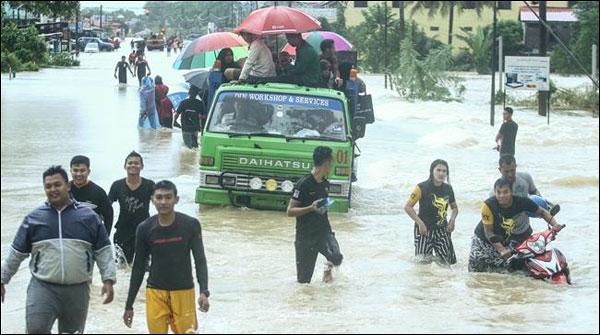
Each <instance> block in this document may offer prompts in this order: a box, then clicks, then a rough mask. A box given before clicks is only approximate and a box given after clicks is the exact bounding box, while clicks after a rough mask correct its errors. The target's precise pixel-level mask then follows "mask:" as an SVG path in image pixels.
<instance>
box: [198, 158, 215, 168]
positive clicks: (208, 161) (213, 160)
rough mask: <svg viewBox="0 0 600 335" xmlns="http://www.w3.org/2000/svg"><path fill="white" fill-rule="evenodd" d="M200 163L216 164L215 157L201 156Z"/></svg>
mask: <svg viewBox="0 0 600 335" xmlns="http://www.w3.org/2000/svg"><path fill="white" fill-rule="evenodd" d="M200 165H206V166H213V165H215V158H214V157H211V156H200Z"/></svg>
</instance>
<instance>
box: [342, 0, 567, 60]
mask: <svg viewBox="0 0 600 335" xmlns="http://www.w3.org/2000/svg"><path fill="white" fill-rule="evenodd" d="M384 2H387V5H388V6H389V10H390V11H391V12H392V13H394V18H396V19H397V18H398V15H399V9H398V3H399V1H348V6H347V7H346V11H345V17H346V25H347V26H348V27H352V26H357V25H359V24H360V23H361V22H363V21H364V17H363V15H362V13H363V11H365V10H367V8H368V6H374V5H376V4H381V5H383V3H384ZM414 2H415V1H405V2H404V3H405V9H404V17H405V19H406V20H412V21H414V22H415V23H416V24H417V25H418V26H419V28H420V29H422V30H423V31H424V32H425V34H426V35H427V36H429V37H431V38H434V39H436V40H438V41H440V42H443V43H448V15H445V16H442V15H441V14H440V13H436V14H435V15H434V16H433V17H430V16H429V15H428V13H427V12H426V11H421V12H417V13H415V14H414V15H412V14H411V11H412V8H413V6H414ZM473 2H475V1H473ZM575 2H576V1H548V2H547V7H548V8H551V7H556V8H567V7H571V6H572V5H573V4H574V3H575ZM463 3H468V2H463ZM529 3H530V5H532V6H537V2H536V1H529ZM523 6H525V4H524V3H523V1H498V7H499V10H498V12H497V19H498V21H501V20H513V21H519V15H520V11H521V7H523ZM453 21H454V23H453V28H452V35H453V36H454V38H452V45H453V47H454V48H460V47H466V45H465V43H464V42H463V41H461V40H460V39H458V38H455V36H457V35H462V34H464V32H463V31H467V32H469V31H475V30H476V29H477V27H485V26H488V25H490V24H492V22H493V12H492V9H491V8H488V7H486V8H485V9H483V10H482V11H481V15H479V16H478V15H477V12H476V11H475V10H474V9H462V10H459V9H457V8H456V7H455V9H454V20H453Z"/></svg>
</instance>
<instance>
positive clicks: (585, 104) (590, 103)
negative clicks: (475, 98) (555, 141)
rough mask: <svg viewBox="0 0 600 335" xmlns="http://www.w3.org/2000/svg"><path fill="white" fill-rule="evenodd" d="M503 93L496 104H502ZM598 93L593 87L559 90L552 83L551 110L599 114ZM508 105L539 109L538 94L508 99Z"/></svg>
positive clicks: (499, 94) (497, 97) (497, 98)
mask: <svg viewBox="0 0 600 335" xmlns="http://www.w3.org/2000/svg"><path fill="white" fill-rule="evenodd" d="M502 94H503V93H502V92H498V93H497V94H496V103H502ZM598 99H599V96H598V91H597V90H596V89H594V87H592V86H584V87H577V88H557V87H556V85H555V84H554V82H553V81H550V108H551V109H553V110H584V111H590V112H593V113H595V114H598ZM506 103H507V104H509V105H513V106H519V107H527V108H537V106H538V97H537V92H536V93H533V94H531V95H530V96H527V97H524V98H517V99H515V98H511V96H510V95H508V96H507V97H506Z"/></svg>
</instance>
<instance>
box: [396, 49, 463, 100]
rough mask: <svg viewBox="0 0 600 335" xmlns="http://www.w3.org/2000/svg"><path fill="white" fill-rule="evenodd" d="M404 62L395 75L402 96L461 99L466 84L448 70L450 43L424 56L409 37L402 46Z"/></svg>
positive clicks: (420, 98)
mask: <svg viewBox="0 0 600 335" xmlns="http://www.w3.org/2000/svg"><path fill="white" fill-rule="evenodd" d="M400 58H401V59H402V62H401V63H400V65H399V67H398V71H397V72H396V73H395V74H394V76H393V79H394V84H395V85H396V91H397V92H398V94H400V96H402V97H404V98H406V99H408V100H426V101H427V100H434V101H460V100H461V99H462V95H463V94H464V92H465V87H464V86H463V85H462V84H461V83H460V82H461V80H460V79H459V78H458V77H455V76H451V75H449V74H448V73H447V70H448V68H449V66H450V63H451V46H442V47H439V48H436V49H434V50H431V52H430V53H429V54H428V55H427V56H426V57H424V58H423V57H422V56H421V55H420V54H419V52H418V51H417V50H416V49H415V48H414V47H413V42H412V40H411V39H410V38H406V39H405V40H404V41H403V42H402V43H401V46H400Z"/></svg>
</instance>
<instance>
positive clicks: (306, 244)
mask: <svg viewBox="0 0 600 335" xmlns="http://www.w3.org/2000/svg"><path fill="white" fill-rule="evenodd" d="M294 245H295V247H296V271H297V278H298V282H300V283H310V280H311V278H312V275H313V272H314V271H315V263H316V262H317V256H318V254H319V253H321V255H323V256H325V258H326V259H327V260H328V261H330V262H331V263H333V265H335V266H338V265H340V264H342V259H343V258H344V256H343V255H342V253H341V252H340V246H339V244H338V242H337V240H336V239H335V234H334V233H333V232H331V233H327V234H325V235H322V236H320V237H317V238H314V239H306V240H296V242H294Z"/></svg>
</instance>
